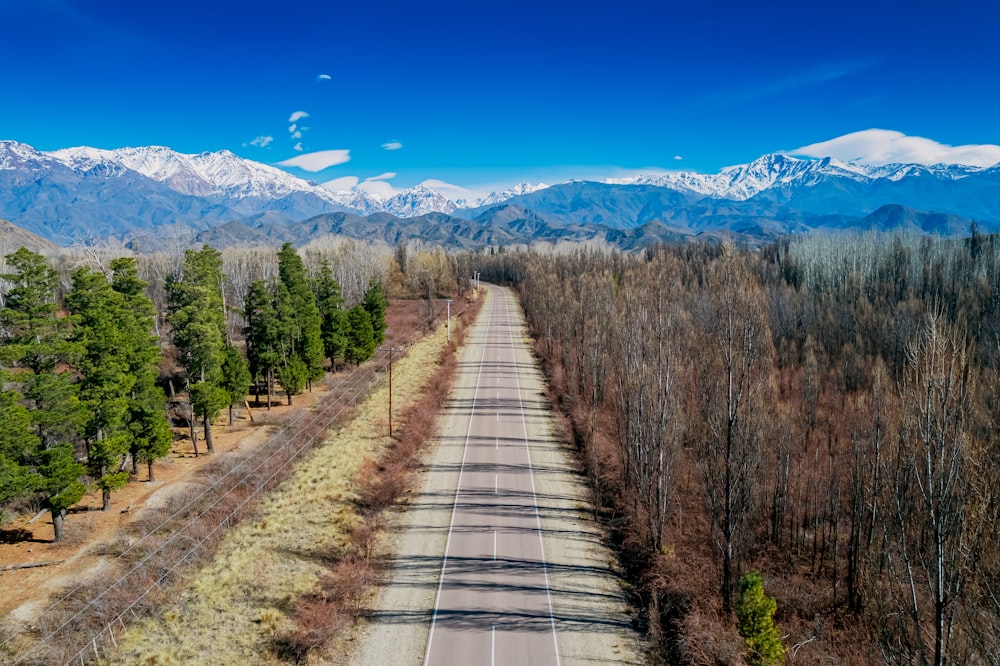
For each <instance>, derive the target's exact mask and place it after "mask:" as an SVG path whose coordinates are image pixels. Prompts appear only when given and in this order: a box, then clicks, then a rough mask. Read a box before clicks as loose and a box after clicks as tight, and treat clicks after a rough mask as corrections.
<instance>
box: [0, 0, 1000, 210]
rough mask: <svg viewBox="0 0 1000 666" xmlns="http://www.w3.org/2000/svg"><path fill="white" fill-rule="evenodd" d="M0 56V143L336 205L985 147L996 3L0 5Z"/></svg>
mask: <svg viewBox="0 0 1000 666" xmlns="http://www.w3.org/2000/svg"><path fill="white" fill-rule="evenodd" d="M0 35H2V36H3V38H2V45H3V56H2V57H0V139H12V140H16V141H21V142H24V143H27V144H30V145H32V146H34V147H36V148H38V149H41V150H55V149H59V148H66V147H71V146H80V145H88V146H94V147H98V148H108V149H112V148H120V147H124V146H139V145H165V146H168V147H170V148H172V149H174V150H177V151H179V152H183V153H199V152H203V151H215V150H223V149H225V150H231V151H233V152H234V153H236V154H238V155H240V156H243V157H247V158H250V159H254V160H257V161H261V162H265V163H268V164H272V165H280V166H281V168H285V169H287V170H288V171H289V172H291V173H293V174H295V175H298V176H303V177H306V178H309V179H312V180H316V181H318V182H333V183H334V184H335V185H334V186H340V187H349V186H351V185H354V184H356V183H358V182H364V181H366V180H367V181H368V182H369V185H368V186H369V187H374V188H383V189H388V190H391V189H393V188H396V189H398V188H403V187H410V186H413V185H416V184H418V183H423V182H434V183H438V184H443V185H442V188H444V187H445V186H446V185H444V184H450V185H457V186H460V187H459V188H458V189H456V192H460V190H461V188H466V189H468V190H470V191H476V192H481V191H488V190H489V189H494V188H495V189H499V188H501V187H503V186H507V185H510V184H513V183H516V182H518V181H522V180H526V181H529V182H538V181H545V182H549V183H552V182H558V181H560V180H565V179H568V178H588V179H589V178H603V177H611V176H622V175H629V174H632V173H635V172H649V171H658V170H672V169H684V170H692V171H700V172H706V173H712V172H716V171H718V170H719V169H720V168H721V167H724V166H727V165H732V164H741V163H746V162H749V161H751V160H753V159H755V158H756V157H759V156H760V155H762V154H765V153H770V152H781V151H796V150H798V149H803V148H808V149H809V150H805V151H800V152H803V154H808V153H809V151H810V150H811V151H813V152H816V151H826V152H828V153H830V154H834V153H835V152H838V151H839V152H840V153H842V155H841V156H842V157H854V158H857V159H860V160H864V159H870V160H871V161H875V160H876V159H883V158H885V156H886V155H895V156H898V155H911V156H912V155H917V156H920V157H921V158H923V159H926V160H931V161H935V160H936V158H939V157H941V156H944V157H949V156H955V155H959V156H962V157H964V158H967V159H970V160H972V159H978V160H980V161H988V160H989V159H990V158H989V156H990V155H993V154H994V153H993V152H992V151H993V150H994V149H996V146H997V145H1000V112H998V109H1000V52H998V51H997V50H996V43H997V41H996V40H997V35H1000V3H997V2H995V1H993V0H948V2H941V1H940V0H935V1H934V2H927V1H926V0H915V1H909V2H884V1H882V0H865V1H859V0H838V1H837V2H829V1H826V0H811V1H808V2H804V1H802V0H794V1H789V0H776V1H773V2H754V1H750V0H743V1H735V0H714V1H706V2H673V1H659V2H657V1H654V0H643V1H637V0H615V1H614V2H611V1H610V0H606V1H602V2H595V1H593V0H575V1H564V0H531V1H528V0H504V1H503V2H495V1H493V0H465V1H464V2H451V1H449V2H430V1H428V2H414V1H413V0H408V1H406V2H397V1H396V0H382V1H381V2H368V1H362V2H343V1H342V0H326V1H324V2H312V1H311V0H302V1H299V2H280V3H279V2H258V1H255V0H245V1H244V2H241V3H213V2H211V1H210V0H199V1H197V2H194V1H191V0H170V1H169V2H167V1H164V0H143V1H142V2H136V1H134V0H130V1H128V2H120V1H119V0H0ZM868 130H879V132H868ZM859 132H860V133H861V134H857V133H859ZM845 135H846V136H847V138H845V139H840V140H837V139H838V137H845ZM831 141H832V142H833V143H831ZM948 146H957V147H967V146H968V147H969V148H961V149H960V150H958V151H957V152H956V151H949V150H948V148H947V147H948ZM982 146H986V147H985V148H982ZM997 150H1000V149H997ZM984 151H985V152H984ZM970 155H971V156H972V157H971V158H970V157H969V156H970ZM835 156H836V155H835ZM879 156H881V157H879ZM998 159H1000V158H998ZM936 161H941V160H936Z"/></svg>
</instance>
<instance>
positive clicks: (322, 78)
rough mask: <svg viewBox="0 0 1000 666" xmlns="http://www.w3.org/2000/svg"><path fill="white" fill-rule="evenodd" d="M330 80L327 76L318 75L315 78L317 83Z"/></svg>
mask: <svg viewBox="0 0 1000 666" xmlns="http://www.w3.org/2000/svg"><path fill="white" fill-rule="evenodd" d="M332 78H333V77H332V76H330V75H329V74H320V75H319V76H317V77H316V80H317V81H329V80H330V79H332Z"/></svg>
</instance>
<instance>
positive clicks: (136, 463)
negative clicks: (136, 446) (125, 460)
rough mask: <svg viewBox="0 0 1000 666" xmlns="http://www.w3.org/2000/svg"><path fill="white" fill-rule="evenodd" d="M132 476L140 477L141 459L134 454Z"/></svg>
mask: <svg viewBox="0 0 1000 666" xmlns="http://www.w3.org/2000/svg"><path fill="white" fill-rule="evenodd" d="M132 476H139V457H138V456H136V455H135V452H133V453H132Z"/></svg>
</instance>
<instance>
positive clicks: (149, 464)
mask: <svg viewBox="0 0 1000 666" xmlns="http://www.w3.org/2000/svg"><path fill="white" fill-rule="evenodd" d="M146 470H147V472H148V474H149V482H150V483H153V482H155V481H156V479H155V478H154V477H153V461H152V460H150V461H149V462H147V463H146Z"/></svg>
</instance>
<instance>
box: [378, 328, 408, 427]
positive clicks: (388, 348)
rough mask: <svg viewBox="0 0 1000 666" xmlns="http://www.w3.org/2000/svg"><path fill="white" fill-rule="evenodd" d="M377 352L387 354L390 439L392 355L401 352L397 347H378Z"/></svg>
mask: <svg viewBox="0 0 1000 666" xmlns="http://www.w3.org/2000/svg"><path fill="white" fill-rule="evenodd" d="M379 350H380V351H387V352H389V437H392V353H393V352H401V351H403V350H402V349H401V348H399V347H385V348H382V347H380V348H379Z"/></svg>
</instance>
